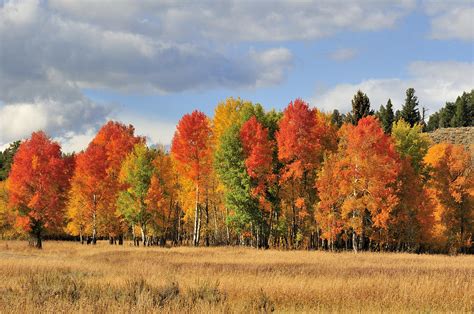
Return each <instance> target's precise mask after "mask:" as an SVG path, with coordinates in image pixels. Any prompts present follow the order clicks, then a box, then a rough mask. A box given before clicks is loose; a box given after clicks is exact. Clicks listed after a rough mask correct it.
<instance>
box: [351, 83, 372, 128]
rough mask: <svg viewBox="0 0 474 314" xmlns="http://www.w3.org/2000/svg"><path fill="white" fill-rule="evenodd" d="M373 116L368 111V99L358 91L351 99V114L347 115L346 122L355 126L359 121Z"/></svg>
mask: <svg viewBox="0 0 474 314" xmlns="http://www.w3.org/2000/svg"><path fill="white" fill-rule="evenodd" d="M373 114H374V111H373V110H370V100H369V97H368V96H367V95H366V94H364V93H363V92H362V91H361V90H358V91H357V93H356V94H355V95H354V98H353V99H352V112H351V113H349V114H348V115H347V120H348V121H350V122H352V124H354V125H357V123H358V122H359V120H360V119H362V118H364V117H367V116H370V115H373Z"/></svg>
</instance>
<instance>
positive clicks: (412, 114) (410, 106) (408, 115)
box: [401, 88, 421, 126]
mask: <svg viewBox="0 0 474 314" xmlns="http://www.w3.org/2000/svg"><path fill="white" fill-rule="evenodd" d="M406 95H407V97H406V98H405V104H404V105H403V108H402V111H401V117H402V119H403V120H405V121H406V122H408V123H410V125H411V126H414V125H415V124H417V123H420V122H421V115H420V111H419V110H418V108H417V107H418V97H416V96H415V89H413V88H409V89H407V92H406Z"/></svg>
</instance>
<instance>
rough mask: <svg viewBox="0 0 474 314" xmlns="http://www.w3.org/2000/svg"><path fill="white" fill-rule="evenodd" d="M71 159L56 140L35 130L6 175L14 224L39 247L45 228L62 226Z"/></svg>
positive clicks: (23, 144)
mask: <svg viewBox="0 0 474 314" xmlns="http://www.w3.org/2000/svg"><path fill="white" fill-rule="evenodd" d="M73 162H74V159H73V158H72V157H70V158H63V156H62V153H61V148H60V146H59V144H58V143H56V142H53V141H51V140H50V139H49V138H48V137H47V136H46V134H45V133H43V132H36V133H33V134H32V135H31V139H29V140H27V141H25V142H23V143H22V144H21V146H20V148H19V149H18V152H17V153H16V155H15V159H14V162H13V166H12V169H11V172H10V176H9V178H8V191H9V198H10V206H12V207H14V208H16V210H17V213H18V215H17V224H18V225H19V226H20V227H21V228H23V229H24V230H25V231H27V232H28V233H30V234H31V236H32V237H33V238H34V239H33V240H34V243H32V242H30V243H31V244H33V245H34V246H36V247H38V248H41V245H42V244H41V237H42V236H43V235H44V233H45V232H46V231H51V230H53V229H55V228H57V227H58V226H61V225H62V223H63V218H64V204H65V202H66V199H67V198H66V195H67V191H68V188H69V178H70V176H71V173H72V167H73Z"/></svg>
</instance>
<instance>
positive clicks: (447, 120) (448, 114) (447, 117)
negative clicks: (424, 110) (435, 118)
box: [439, 102, 456, 128]
mask: <svg viewBox="0 0 474 314" xmlns="http://www.w3.org/2000/svg"><path fill="white" fill-rule="evenodd" d="M455 113H456V106H455V105H454V103H452V102H447V103H446V105H445V106H444V108H441V110H440V111H439V127H440V128H449V127H452V126H453V122H454V119H453V118H454V114H455Z"/></svg>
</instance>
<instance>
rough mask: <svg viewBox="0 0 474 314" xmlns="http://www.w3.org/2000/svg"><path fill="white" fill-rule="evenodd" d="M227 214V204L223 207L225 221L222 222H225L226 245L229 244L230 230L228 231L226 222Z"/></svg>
mask: <svg viewBox="0 0 474 314" xmlns="http://www.w3.org/2000/svg"><path fill="white" fill-rule="evenodd" d="M228 216H229V209H228V208H227V206H226V208H225V221H224V223H225V232H226V236H227V243H226V244H227V245H229V244H230V231H229V225H228V224H227V217H228Z"/></svg>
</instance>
